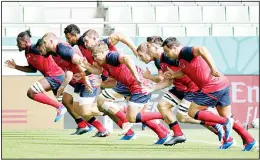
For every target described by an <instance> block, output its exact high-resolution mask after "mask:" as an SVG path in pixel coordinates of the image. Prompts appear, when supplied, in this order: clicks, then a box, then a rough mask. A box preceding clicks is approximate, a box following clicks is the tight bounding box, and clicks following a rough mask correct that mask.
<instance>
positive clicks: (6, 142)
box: [2, 129, 259, 159]
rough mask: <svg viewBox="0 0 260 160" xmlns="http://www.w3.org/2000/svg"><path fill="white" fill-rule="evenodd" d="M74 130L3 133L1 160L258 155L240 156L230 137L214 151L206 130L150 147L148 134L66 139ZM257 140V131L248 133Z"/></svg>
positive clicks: (214, 140) (151, 136)
mask: <svg viewBox="0 0 260 160" xmlns="http://www.w3.org/2000/svg"><path fill="white" fill-rule="evenodd" d="M73 131H74V130H50V129H46V130H13V131H11V130H8V131H7V130H5V131H3V133H2V156H3V158H70V159H71V158H84V159H86V158H171V159H172V158H245V159H249V158H251V159H252V158H253V159H259V151H254V152H242V151H241V149H242V141H241V139H240V138H239V137H238V135H237V134H236V133H234V132H233V133H232V136H233V137H234V138H235V144H234V146H233V147H232V148H230V149H228V150H217V149H216V148H217V147H218V146H219V142H218V141H217V136H215V135H213V134H212V133H211V132H209V131H208V130H206V129H197V130H195V129H184V132H185V135H186V137H187V141H186V143H182V144H177V145H175V146H163V145H161V146H158V145H153V143H154V141H156V140H157V137H156V136H155V134H154V133H152V132H151V131H150V130H146V131H141V130H138V129H137V131H136V133H137V138H136V139H135V140H131V141H120V140H119V138H120V137H119V136H118V133H119V130H115V131H114V132H113V133H112V134H111V135H110V136H109V137H105V138H94V137H92V136H93V134H94V133H89V134H84V135H81V136H71V135H69V134H70V133H72V132H73ZM249 131H250V133H252V134H253V135H254V137H255V138H256V139H257V140H259V136H258V134H259V130H257V129H250V130H249Z"/></svg>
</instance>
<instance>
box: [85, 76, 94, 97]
mask: <svg viewBox="0 0 260 160" xmlns="http://www.w3.org/2000/svg"><path fill="white" fill-rule="evenodd" d="M85 88H86V90H87V92H88V93H93V87H92V84H91V83H90V81H89V79H88V78H86V79H85Z"/></svg>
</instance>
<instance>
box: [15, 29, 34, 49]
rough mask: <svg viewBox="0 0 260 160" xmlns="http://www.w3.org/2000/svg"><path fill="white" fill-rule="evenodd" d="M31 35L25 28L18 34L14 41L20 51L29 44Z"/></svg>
mask: <svg viewBox="0 0 260 160" xmlns="http://www.w3.org/2000/svg"><path fill="white" fill-rule="evenodd" d="M31 37H32V36H31V32H30V30H26V31H24V32H21V33H19V34H18V36H17V38H16V41H17V47H18V48H19V51H20V52H21V51H23V50H25V49H26V48H27V46H28V45H30V44H31Z"/></svg>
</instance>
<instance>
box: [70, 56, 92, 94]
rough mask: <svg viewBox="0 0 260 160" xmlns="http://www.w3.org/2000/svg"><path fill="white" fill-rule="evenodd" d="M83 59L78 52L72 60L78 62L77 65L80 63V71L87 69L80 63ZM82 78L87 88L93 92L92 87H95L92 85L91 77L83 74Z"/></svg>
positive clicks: (74, 62)
mask: <svg viewBox="0 0 260 160" xmlns="http://www.w3.org/2000/svg"><path fill="white" fill-rule="evenodd" d="M82 61H83V58H81V57H80V56H79V55H77V54H74V56H73V57H72V60H71V62H72V63H73V64H77V65H78V68H79V70H80V72H84V71H85V69H84V68H83V67H82V66H81V65H80V64H81V62H82ZM82 79H83V80H84V82H85V86H86V89H87V90H88V91H89V92H92V89H93V88H92V86H91V83H90V81H89V79H88V78H87V77H85V76H83V77H82Z"/></svg>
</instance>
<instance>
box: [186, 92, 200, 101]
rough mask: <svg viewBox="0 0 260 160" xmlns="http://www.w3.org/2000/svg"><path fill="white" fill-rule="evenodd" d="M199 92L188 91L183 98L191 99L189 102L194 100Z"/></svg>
mask: <svg viewBox="0 0 260 160" xmlns="http://www.w3.org/2000/svg"><path fill="white" fill-rule="evenodd" d="M198 93H199V92H187V93H185V94H184V97H183V99H185V100H187V101H189V102H193V100H194V98H196V96H197V94H198Z"/></svg>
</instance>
